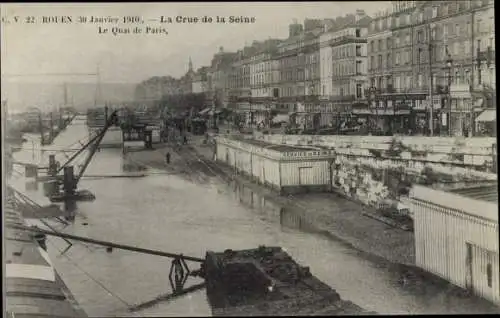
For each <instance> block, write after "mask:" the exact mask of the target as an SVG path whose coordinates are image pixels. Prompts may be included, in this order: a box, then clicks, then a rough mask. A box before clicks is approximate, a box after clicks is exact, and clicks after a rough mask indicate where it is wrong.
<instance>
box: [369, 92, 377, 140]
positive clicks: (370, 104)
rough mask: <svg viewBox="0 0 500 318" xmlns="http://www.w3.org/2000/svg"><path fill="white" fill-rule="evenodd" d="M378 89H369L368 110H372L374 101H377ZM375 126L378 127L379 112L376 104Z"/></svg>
mask: <svg viewBox="0 0 500 318" xmlns="http://www.w3.org/2000/svg"><path fill="white" fill-rule="evenodd" d="M376 90H377V89H376V88H375V87H374V86H370V87H369V88H368V109H370V110H371V108H372V101H375V92H376ZM375 116H376V117H375V126H376V127H377V126H378V111H377V104H376V103H375ZM372 129H373V127H372V125H370V132H372Z"/></svg>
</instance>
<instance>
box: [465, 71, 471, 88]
mask: <svg viewBox="0 0 500 318" xmlns="http://www.w3.org/2000/svg"><path fill="white" fill-rule="evenodd" d="M464 77H465V83H466V84H467V85H470V71H469V70H465V75H464Z"/></svg>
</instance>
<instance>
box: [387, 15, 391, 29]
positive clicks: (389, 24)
mask: <svg viewBox="0 0 500 318" xmlns="http://www.w3.org/2000/svg"><path fill="white" fill-rule="evenodd" d="M387 27H388V28H390V27H391V18H390V17H389V18H387Z"/></svg>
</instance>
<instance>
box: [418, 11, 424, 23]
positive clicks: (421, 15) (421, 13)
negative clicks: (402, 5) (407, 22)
mask: <svg viewBox="0 0 500 318" xmlns="http://www.w3.org/2000/svg"><path fill="white" fill-rule="evenodd" d="M422 21H424V13H423V12H420V13H419V14H418V23H422Z"/></svg>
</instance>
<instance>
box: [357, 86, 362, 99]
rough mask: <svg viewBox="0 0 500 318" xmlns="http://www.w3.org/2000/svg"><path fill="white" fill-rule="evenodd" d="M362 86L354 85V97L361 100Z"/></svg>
mask: <svg viewBox="0 0 500 318" xmlns="http://www.w3.org/2000/svg"><path fill="white" fill-rule="evenodd" d="M362 87H363V85H362V84H356V97H357V98H363V92H362V90H363V88H362Z"/></svg>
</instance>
